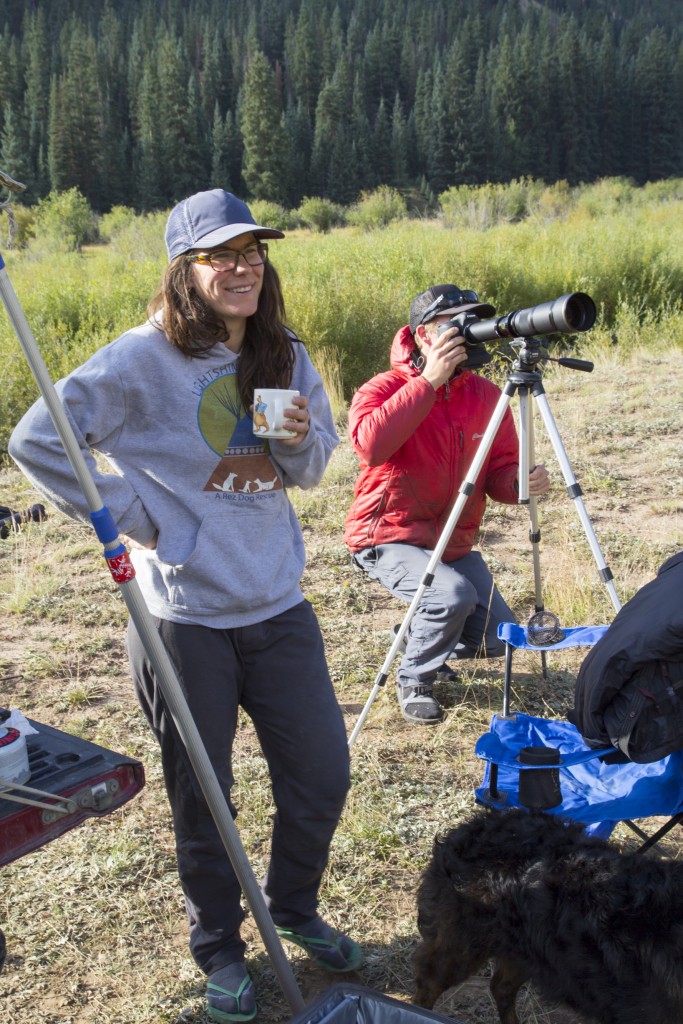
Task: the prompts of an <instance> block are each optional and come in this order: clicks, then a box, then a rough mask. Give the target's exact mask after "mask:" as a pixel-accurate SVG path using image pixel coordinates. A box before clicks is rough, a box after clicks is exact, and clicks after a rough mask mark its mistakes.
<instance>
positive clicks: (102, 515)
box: [90, 505, 119, 544]
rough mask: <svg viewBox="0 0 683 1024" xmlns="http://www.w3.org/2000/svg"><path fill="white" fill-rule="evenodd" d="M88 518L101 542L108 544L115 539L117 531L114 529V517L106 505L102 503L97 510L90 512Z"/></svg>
mask: <svg viewBox="0 0 683 1024" xmlns="http://www.w3.org/2000/svg"><path fill="white" fill-rule="evenodd" d="M90 519H91V521H92V524H93V526H94V527H95V533H96V534H97V536H98V537H99V539H100V540H101V541H102V543H103V544H110V543H111V542H112V541H113V540H116V538H117V537H118V535H119V531H118V530H117V529H116V523H115V522H114V518H113V516H112V514H111V512H110V511H109V509H108V508H107V506H106V505H103V506H102V508H101V509H100V510H99V511H98V512H91V513H90Z"/></svg>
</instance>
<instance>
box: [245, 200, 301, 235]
mask: <svg viewBox="0 0 683 1024" xmlns="http://www.w3.org/2000/svg"><path fill="white" fill-rule="evenodd" d="M249 209H250V210H251V213H252V216H253V218H254V220H255V221H256V223H257V224H262V225H263V227H264V228H278V229H279V230H280V231H293V230H294V228H296V227H298V226H299V222H298V219H297V217H296V216H295V215H294V214H293V213H291V212H290V211H289V210H286V209H285V208H284V206H280V204H279V203H270V202H268V201H267V200H266V199H253V200H250V201H249Z"/></svg>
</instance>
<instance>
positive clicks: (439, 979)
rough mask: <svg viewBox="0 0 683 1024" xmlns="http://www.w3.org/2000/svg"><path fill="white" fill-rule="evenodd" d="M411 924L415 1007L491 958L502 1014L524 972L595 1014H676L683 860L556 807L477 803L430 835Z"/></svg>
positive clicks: (509, 1008)
mask: <svg viewBox="0 0 683 1024" xmlns="http://www.w3.org/2000/svg"><path fill="white" fill-rule="evenodd" d="M418 929H419V931H420V935H421V937H422V942H421V943H420V945H419V946H418V948H417V950H416V952H415V955H414V963H415V969H416V992H415V996H414V999H413V1002H414V1003H416V1004H417V1005H418V1006H424V1007H427V1008H429V1009H431V1008H432V1007H433V1006H434V1003H435V1002H436V1000H437V999H438V998H439V996H440V995H441V994H442V992H444V991H445V990H446V989H447V988H450V987H451V986H453V985H458V984H460V983H461V982H463V981H465V979H466V978H468V977H470V975H472V974H474V973H475V972H476V971H478V970H480V969H481V968H482V967H485V966H486V965H487V963H488V961H489V960H493V961H494V973H493V976H492V978H491V986H490V987H491V994H492V996H493V998H494V1000H495V1003H496V1006H497V1008H498V1014H499V1016H500V1019H501V1022H502V1024H519V1018H518V1016H517V1013H516V1010H515V1000H516V997H517V993H518V992H519V989H520V987H521V986H522V985H523V984H524V983H525V982H527V981H530V982H532V983H533V984H534V985H535V986H536V988H537V989H538V991H539V992H540V994H541V995H542V996H543V997H545V998H547V999H549V1000H552V1001H562V1002H564V1003H565V1004H567V1005H568V1006H570V1007H571V1008H572V1009H574V1010H576V1011H578V1012H579V1013H581V1014H583V1015H585V1016H587V1017H588V1018H590V1019H591V1020H595V1021H598V1022H599V1024H674V1022H678V1024H681V1022H683V864H679V863H677V862H675V861H667V860H659V859H653V858H651V857H646V856H643V855H642V854H638V853H620V852H619V851H618V850H617V848H616V847H614V846H611V845H609V844H608V843H606V842H604V841H603V840H600V839H596V838H593V837H590V836H587V835H586V834H585V832H584V830H583V828H582V827H581V826H580V825H577V824H575V823H566V822H564V821H562V820H560V819H559V818H557V817H556V816H554V815H551V814H544V813H542V812H529V811H525V810H518V809H515V810H509V811H484V812H482V813H480V814H478V815H477V816H476V817H474V818H473V819H472V820H470V821H468V822H465V823H464V824H462V825H460V826H458V827H456V828H454V829H452V830H451V831H450V832H448V834H447V835H445V836H442V837H440V836H437V837H436V839H435V842H434V849H433V853H432V859H431V861H430V863H429V865H428V866H427V868H426V869H425V871H424V872H423V874H422V877H421V880H420V886H419V890H418Z"/></svg>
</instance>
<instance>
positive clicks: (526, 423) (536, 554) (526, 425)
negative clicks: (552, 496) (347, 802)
mask: <svg viewBox="0 0 683 1024" xmlns="http://www.w3.org/2000/svg"><path fill="white" fill-rule="evenodd" d="M535 464H536V458H535V452H534V422H533V415H532V405H531V402H530V401H529V388H528V387H520V388H519V503H520V505H528V506H529V522H530V526H531V528H530V530H529V541H530V542H531V557H532V559H533V565H534V591H535V595H536V601H535V605H536V611H537V612H542V611H543V609H544V604H543V591H542V587H541V555H540V550H539V545H540V543H541V530H540V526H539V522H538V501H537V499H536V498H535V497H534V496H533V495H531V494H529V473H530V472H531V470H532V469H533V468H534V466H535ZM541 674H542V676H543V680H544V681H547V679H548V659H547V656H546V652H545V651H541Z"/></svg>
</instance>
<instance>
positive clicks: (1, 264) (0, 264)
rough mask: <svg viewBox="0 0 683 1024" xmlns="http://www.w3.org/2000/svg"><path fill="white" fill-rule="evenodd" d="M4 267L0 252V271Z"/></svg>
mask: <svg viewBox="0 0 683 1024" xmlns="http://www.w3.org/2000/svg"><path fill="white" fill-rule="evenodd" d="M4 266H5V261H4V260H3V258H2V253H1V252H0V270H3V269H4Z"/></svg>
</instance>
